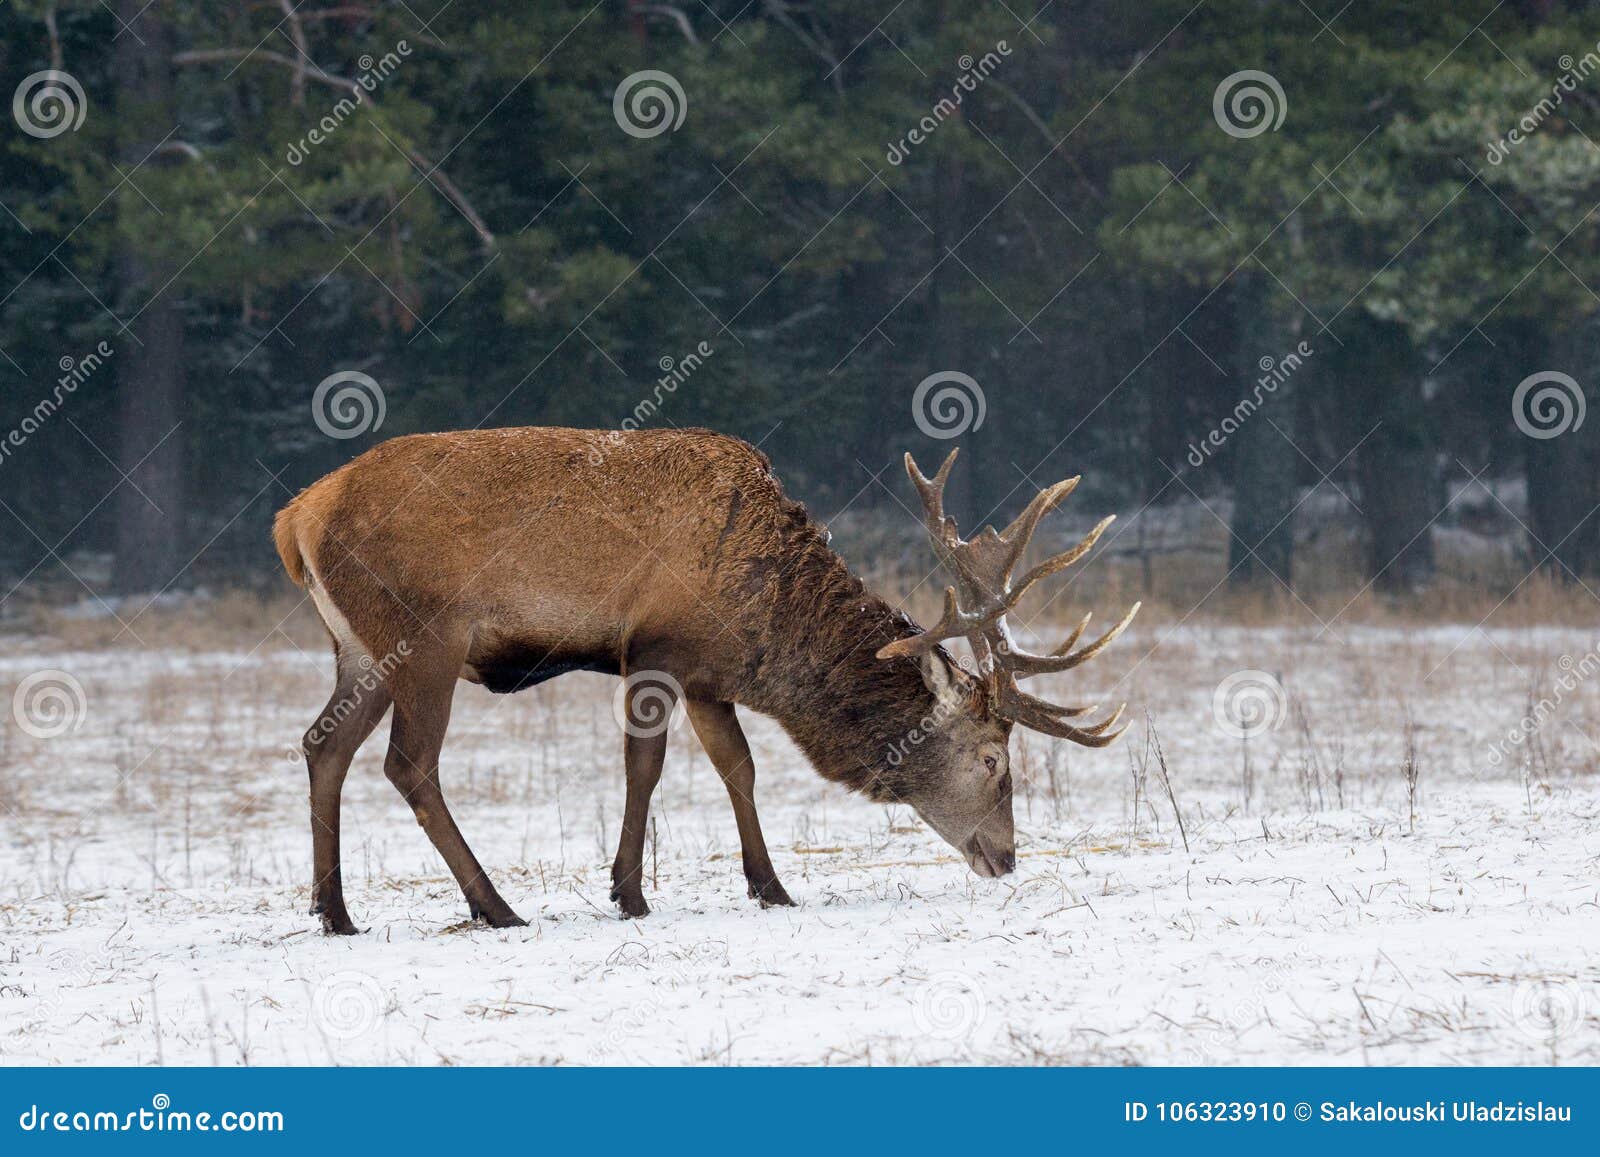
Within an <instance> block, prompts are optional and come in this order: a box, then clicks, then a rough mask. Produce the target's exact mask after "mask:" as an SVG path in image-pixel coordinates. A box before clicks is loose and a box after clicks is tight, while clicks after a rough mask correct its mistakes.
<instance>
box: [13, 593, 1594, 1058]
mask: <svg viewBox="0 0 1600 1157" xmlns="http://www.w3.org/2000/svg"><path fill="white" fill-rule="evenodd" d="M1596 641H1597V640H1596V639H1595V638H1594V637H1593V636H1592V634H1590V633H1589V632H1585V631H1581V630H1578V629H1571V630H1568V629H1559V628H1540V629H1534V630H1508V629H1496V630H1494V631H1477V630H1474V629H1472V628H1470V627H1461V628H1428V629H1416V630H1403V631H1402V630H1390V629H1377V628H1371V627H1343V626H1341V627H1337V628H1335V629H1334V630H1333V631H1330V632H1328V633H1325V634H1322V635H1321V636H1320V637H1319V636H1318V633H1317V631H1316V630H1315V629H1306V630H1303V629H1300V628H1275V629H1271V630H1263V629H1254V628H1246V627H1238V626H1229V627H1214V626H1208V625H1203V624H1197V623H1194V622H1190V623H1186V624H1173V623H1161V622H1159V621H1154V622H1146V623H1144V624H1142V625H1141V627H1140V628H1139V629H1138V630H1136V631H1134V632H1130V634H1129V635H1128V636H1126V637H1124V639H1123V640H1121V641H1119V643H1118V644H1117V645H1116V648H1115V649H1114V651H1113V652H1108V653H1107V655H1105V656H1103V657H1102V658H1101V659H1099V660H1097V661H1096V663H1094V664H1091V665H1089V666H1088V667H1086V668H1084V673H1075V675H1074V677H1073V678H1074V679H1075V680H1077V685H1076V686H1074V687H1073V689H1072V694H1073V695H1074V696H1075V697H1077V698H1082V699H1089V698H1092V697H1098V698H1101V699H1102V700H1111V701H1115V700H1117V699H1122V698H1126V699H1128V700H1129V701H1130V704H1131V705H1132V709H1133V710H1134V711H1136V712H1137V713H1138V720H1139V722H1138V724H1137V725H1136V727H1135V729H1134V730H1133V731H1131V732H1130V733H1129V735H1128V736H1127V738H1126V739H1125V740H1124V741H1123V744H1121V745H1119V746H1118V747H1115V748H1113V749H1111V750H1109V751H1104V752H1085V751H1082V750H1080V749H1068V748H1066V747H1064V746H1058V745H1052V744H1051V743H1049V742H1048V741H1044V740H1041V739H1039V738H1038V737H1034V736H1027V737H1019V738H1018V739H1015V740H1014V741H1013V759H1014V766H1015V769H1016V772H1017V779H1018V799H1017V823H1018V829H1019V850H1020V854H1021V859H1020V862H1019V866H1018V870H1017V872H1016V873H1015V875H1013V876H1011V877H1008V878H1007V879H1004V880H1001V881H985V880H980V879H978V878H976V877H974V876H972V875H971V874H970V873H969V872H968V871H967V869H966V867H965V866H964V865H963V864H962V863H960V862H959V861H958V860H957V859H956V858H955V857H954V856H953V855H952V854H949V849H947V848H946V847H945V845H944V844H942V843H941V842H939V841H938V839H937V838H936V837H934V836H933V835H932V834H931V833H930V832H928V831H927V830H926V829H925V828H924V827H922V826H921V824H920V823H919V822H918V821H917V820H916V819H915V817H914V816H913V815H912V814H911V813H909V812H908V811H904V810H885V809H883V808H881V807H878V806H876V805H873V804H869V803H867V802H865V801H863V800H861V799H858V798H855V797H850V796H847V795H846V794H845V793H843V792H842V791H840V790H839V789H837V788H834V787H831V786H829V785H827V784H825V783H824V782H823V781H821V780H820V779H818V778H817V777H816V776H815V775H814V774H813V773H812V772H811V771H810V770H809V769H808V768H807V767H806V766H805V765H804V763H803V762H802V761H801V760H800V759H799V757H798V755H797V754H796V753H795V751H794V749H793V748H792V747H791V746H790V744H789V743H788V741H787V740H786V739H785V738H784V737H783V735H782V734H781V733H780V732H779V731H778V730H777V729H776V728H775V727H773V726H772V725H771V724H770V723H768V722H767V721H764V720H761V719H759V718H756V717H752V716H748V715H747V716H746V717H745V723H746V727H747V730H749V732H750V733H751V739H752V744H753V745H754V747H755V749H756V755H757V760H758V767H759V772H758V777H759V778H758V789H757V802H758V804H759V806H760V811H761V815H762V819H763V821H764V825H765V828H766V832H767V838H768V841H769V843H770V844H771V845H772V848H773V854H774V859H775V861H776V863H777V866H778V870H779V873H780V875H781V877H782V879H783V881H784V883H785V884H786V886H787V887H788V890H789V892H790V893H791V894H792V895H793V896H794V897H795V899H796V900H797V901H798V902H799V904H800V906H799V907H798V908H795V909H777V910H772V911H762V910H761V909H760V908H758V907H757V906H756V904H755V903H754V902H753V901H750V900H748V899H746V897H745V891H744V882H743V879H742V877H741V874H740V869H739V859H738V842H737V838H736V835H735V832H734V826H733V820H732V816H731V813H730V811H729V808H728V804H727V799H726V796H725V794H724V792H723V789H722V786H721V783H720V781H719V780H718V779H717V777H716V775H715V773H714V772H713V771H712V769H711V767H710V765H709V763H708V762H707V760H706V758H705V756H704V754H703V753H701V752H700V750H699V747H698V744H697V743H696V742H695V740H694V738H693V735H692V733H691V732H690V731H689V729H688V728H687V726H685V727H683V729H682V730H681V731H680V732H679V733H677V734H676V735H675V736H674V739H673V743H672V745H671V749H670V754H669V760H668V765H667V769H666V774H665V776H664V777H663V780H662V785H661V789H660V791H659V792H658V794H657V796H656V804H655V809H654V813H653V814H654V816H655V822H656V830H655V835H654V839H653V841H652V843H651V845H650V847H649V848H647V852H646V870H647V883H646V889H645V892H646V896H647V898H648V899H649V901H650V903H651V905H652V906H653V908H654V913H653V914H652V915H651V916H650V917H649V918H648V919H647V920H644V921H638V922H635V921H626V920H622V919H620V918H619V917H618V916H617V914H616V911H615V909H614V907H613V905H611V904H610V903H609V902H608V900H607V892H608V885H609V876H608V865H609V861H610V858H611V855H612V854H613V852H614V850H615V849H614V842H615V839H616V837H617V827H618V818H619V815H620V811H621V802H622V789H623V782H622V770H621V746H622V745H621V736H620V735H619V734H618V732H617V729H616V726H615V724H614V723H613V719H612V710H611V690H612V686H613V685H614V681H611V680H606V679H604V678H602V677H599V676H592V675H571V676H567V677H565V678H563V679H560V680H557V681H555V682H553V683H550V684H546V685H545V686H543V687H541V688H538V689H536V690H533V691H530V692H526V693H523V694H521V695H517V696H510V697H499V698H497V697H493V696H490V695H488V694H486V693H484V692H482V691H480V690H479V689H477V688H473V687H469V686H466V685H463V686H462V687H461V688H460V691H459V694H458V697H457V707H456V714H455V721H454V723H453V725H452V729H451V733H450V737H449V740H448V742H447V744H446V748H445V770H444V779H445V788H446V792H447V795H448V796H449V797H450V799H451V802H452V806H453V808H454V811H455V815H456V818H457V820H458V822H459V823H460V824H461V827H462V829H463V830H464V831H465V833H466V835H467V838H468V840H469V841H470V842H471V844H472V846H473V848H474V849H475V850H476V851H477V853H478V855H479V857H480V859H482V860H483V861H484V863H485V864H486V865H487V866H488V867H489V869H490V871H491V872H492V873H493V874H494V876H495V878H496V880H497V881H498V883H499V885H500V890H501V892H502V893H503V894H504V895H505V897H506V898H507V900H508V901H510V902H511V904H512V905H513V906H514V907H515V908H516V909H517V910H518V911H519V912H520V913H521V914H522V915H523V916H524V917H526V918H527V919H528V920H529V926H528V927H527V928H525V929H517V930H514V931H509V932H507V931H492V930H488V929H484V928H481V927H477V926H473V925H469V924H464V923H463V921H464V919H465V916H466V908H465V904H464V902H463V901H462V899H461V896H460V894H459V892H458V890H457V889H456V886H455V884H454V882H453V881H452V880H451V879H450V878H449V876H448V874H447V873H446V871H445V869H444V867H443V864H442V863H441V862H440V861H439V859H438V858H437V856H436V855H435V854H434V852H433V850H432V848H431V846H430V845H429V844H428V842H427V840H426V838H425V837H424V836H423V834H422V832H421V831H420V830H419V829H418V828H417V826H416V824H415V822H414V821H413V820H412V817H411V812H410V809H409V808H408V807H406V806H405V804H404V803H403V802H402V801H401V799H400V798H399V797H398V796H397V795H396V794H395V792H394V791H393V790H392V789H391V788H390V787H389V785H388V783H387V782H386V781H385V780H384V778H383V774H382V770H381V763H382V755H383V742H382V733H381V732H380V735H379V736H378V737H376V738H375V739H374V740H373V741H371V742H369V744H368V745H367V747H366V748H365V749H364V750H363V751H362V753H361V755H360V756H359V757H358V758H357V761H356V764H355V767H354V769H353V771H352V773H351V776H350V779H349V782H348V784H347V786H346V789H345V809H344V817H345V819H344V824H345V827H344V838H345V854H344V872H345V881H346V893H347V896H348V899H349V903H350V908H351V912H352V914H353V916H354V917H355V919H356V921H357V923H358V924H360V925H362V926H363V927H365V928H368V929H370V930H369V931H368V932H366V933H365V934H364V935H361V936H357V937H353V938H331V937H324V936H323V935H321V933H320V932H318V931H317V930H316V920H315V918H314V917H311V916H309V915H307V913H306V909H307V907H308V903H309V888H308V883H309V876H310V840H309V837H308V830H309V829H308V817H307V808H306V802H305V772H304V768H303V764H302V763H301V761H300V757H299V753H298V743H299V736H300V734H301V733H302V731H303V730H304V729H305V727H306V726H307V725H308V724H309V722H310V721H311V719H312V717H313V715H314V714H315V712H316V711H317V710H318V709H319V708H320V707H321V705H322V703H323V701H324V700H325V698H326V694H327V691H328V688H329V686H330V683H331V677H330V662H329V660H328V658H327V657H326V656H325V655H324V654H323V653H322V652H321V651H320V650H316V651H314V652H313V653H310V654H307V653H305V652H303V651H300V650H299V649H298V648H296V647H294V646H292V645H290V644H288V643H287V642H285V640H284V638H283V637H282V636H279V637H277V638H276V640H275V642H274V643H272V644H269V645H268V646H266V647H263V648H260V649H257V650H254V651H247V650H244V649H242V648H241V649H240V650H238V651H236V652H216V651H211V652H195V651H191V650H183V649H177V648H173V649H147V648H140V647H137V646H134V645H130V646H129V647H127V648H126V649H97V650H89V651H82V652H71V651H65V650H62V649H60V648H57V647H52V646H50V645H49V644H48V643H47V642H44V641H37V640H36V641H34V642H32V643H29V642H27V641H26V640H20V641H19V640H16V639H11V640H8V641H7V647H6V653H5V655H4V656H0V692H3V693H4V696H5V698H4V700H0V1061H4V1062H7V1063H13V1064H17V1063H40V1062H60V1063H69V1064H84V1063H113V1064H151V1063H159V1062H166V1063H169V1064H170V1063H202V1064H203V1063H220V1064H256V1065H260V1064H301V1063H310V1064H324V1063H376V1064H445V1063H448V1064H468V1063H491V1064H498V1063H513V1062H519V1063H520V1062H526V1063H536V1062H548V1063H577V1064H584V1063H716V1064H720V1063H733V1064H752V1063H790V1062H801V1063H825V1064H860V1063H880V1064H881V1063H933V1062H955V1063H988V1062H1002V1063H1028V1064H1036V1063H1065V1064H1124V1063H1141V1064H1194V1063H1202V1064H1276V1063H1288V1064H1396V1063H1403V1064H1411V1063H1444V1064H1457V1063H1550V1062H1556V1063H1573V1064H1596V1063H1600V956H1597V952H1596V949H1597V948H1600V931H1597V929H1600V774H1597V769H1600V748H1597V747H1596V745H1595V743H1594V741H1593V740H1592V739H1591V736H1593V737H1600V699H1597V692H1600V687H1597V686H1595V685H1593V683H1591V682H1590V681H1589V675H1590V673H1591V671H1592V670H1593V666H1592V665H1591V663H1594V664H1600V660H1596V659H1595V658H1594V656H1593V653H1592V649H1593V648H1594V646H1595V645H1596ZM18 642H20V645H17V646H13V645H11V644H13V643H18ZM1562 656H1566V657H1567V658H1566V661H1565V662H1563V660H1562ZM1586 657H1587V658H1588V659H1589V660H1590V661H1591V662H1585V659H1586ZM1096 668H1098V669H1096ZM1241 672H1243V674H1241ZM1080 676H1081V677H1080ZM1563 677H1565V678H1566V679H1567V681H1568V682H1571V683H1573V686H1572V687H1570V688H1567V687H1563V686H1561V684H1560V683H1559V682H1558V681H1559V680H1561V679H1562V678H1563ZM18 687H23V688H24V690H23V695H22V699H21V700H19V702H25V703H31V704H32V705H33V706H32V707H31V708H28V707H25V708H24V718H25V719H26V721H27V723H28V727H27V729H24V728H23V727H21V726H18V725H16V724H17V719H15V718H13V717H12V715H11V714H10V713H9V712H6V711H5V710H4V709H5V708H6V707H8V706H9V705H10V703H11V700H12V693H13V691H15V690H16V689H17V688H18ZM1279 687H1281V688H1282V689H1283V691H1282V695H1281V696H1280V695H1279V693H1278V688H1279ZM1219 688H1220V689H1221V690H1220V692H1219ZM53 689H61V690H62V698H60V699H58V700H55V704H56V706H60V707H64V708H65V710H66V715H65V716H56V715H52V714H50V711H49V708H50V706H51V692H52V690H53ZM80 689H81V698H80V697H79V692H80ZM1558 689H1559V690H1558ZM1530 693H1531V699H1530ZM1541 698H1544V699H1545V700H1547V706H1546V707H1540V706H1538V702H1537V701H1538V700H1539V699H1541ZM1252 702H1253V703H1254V704H1255V705H1256V706H1257V707H1259V708H1262V709H1264V711H1265V715H1264V716H1263V717H1262V723H1261V725H1260V726H1261V727H1262V728H1263V729H1262V730H1260V731H1259V732H1258V733H1253V734H1251V736H1250V737H1249V738H1247V739H1241V738H1239V737H1237V734H1229V732H1230V731H1232V732H1235V733H1236V732H1237V731H1238V730H1239V727H1238V726H1237V724H1238V722H1239V720H1238V717H1236V715H1234V714H1230V712H1233V711H1234V710H1235V708H1236V706H1237V704H1238V703H1252ZM1146 709H1147V710H1148V711H1149V715H1150V718H1151V719H1153V720H1154V723H1155V727H1156V729H1157V732H1158V734H1159V737H1160V742H1161V745H1162V748H1163V752H1164V755H1165V760H1166V764H1167V766H1168V768H1169V770H1170V777H1169V778H1170V784H1171V795H1170V796H1169V794H1168V791H1167V786H1166V782H1165V781H1164V780H1163V777H1162V775H1161V772H1160V768H1159V762H1158V760H1157V758H1156V757H1155V755H1154V754H1153V752H1152V750H1151V749H1150V747H1148V746H1147V740H1146V738H1145V724H1144V715H1143V713H1144V711H1145V710H1146ZM28 710H32V711H33V712H34V714H32V715H28V714H27V711H28ZM1530 711H1531V712H1533V713H1534V715H1535V717H1536V720H1537V728H1536V731H1535V733H1534V735H1533V736H1532V737H1530V738H1527V739H1524V740H1523V741H1522V742H1520V743H1515V744H1510V743H1506V742H1505V741H1504V736H1505V734H1506V733H1507V731H1508V729H1511V728H1513V727H1516V726H1517V725H1518V721H1519V720H1521V719H1522V718H1523V717H1524V716H1525V715H1527V714H1529V713H1530ZM1219 713H1220V716H1221V721H1220V722H1219V718H1218V716H1219ZM30 731H31V732H34V733H36V734H30V733H29V732H30ZM56 731H61V734H52V733H53V732H56ZM1497 742H1499V743H1500V744H1501V746H1500V748H1499V749H1496V748H1495V744H1496V743H1497ZM1174 799H1175V800H1176V805H1177V809H1178V812H1179V814H1181V817H1182V820H1183V826H1182V829H1181V830H1180V828H1179V826H1178V825H1177V823H1176V822H1175V816H1174V803H1173V800H1174ZM1185 841H1187V848H1186V847H1185Z"/></svg>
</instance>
